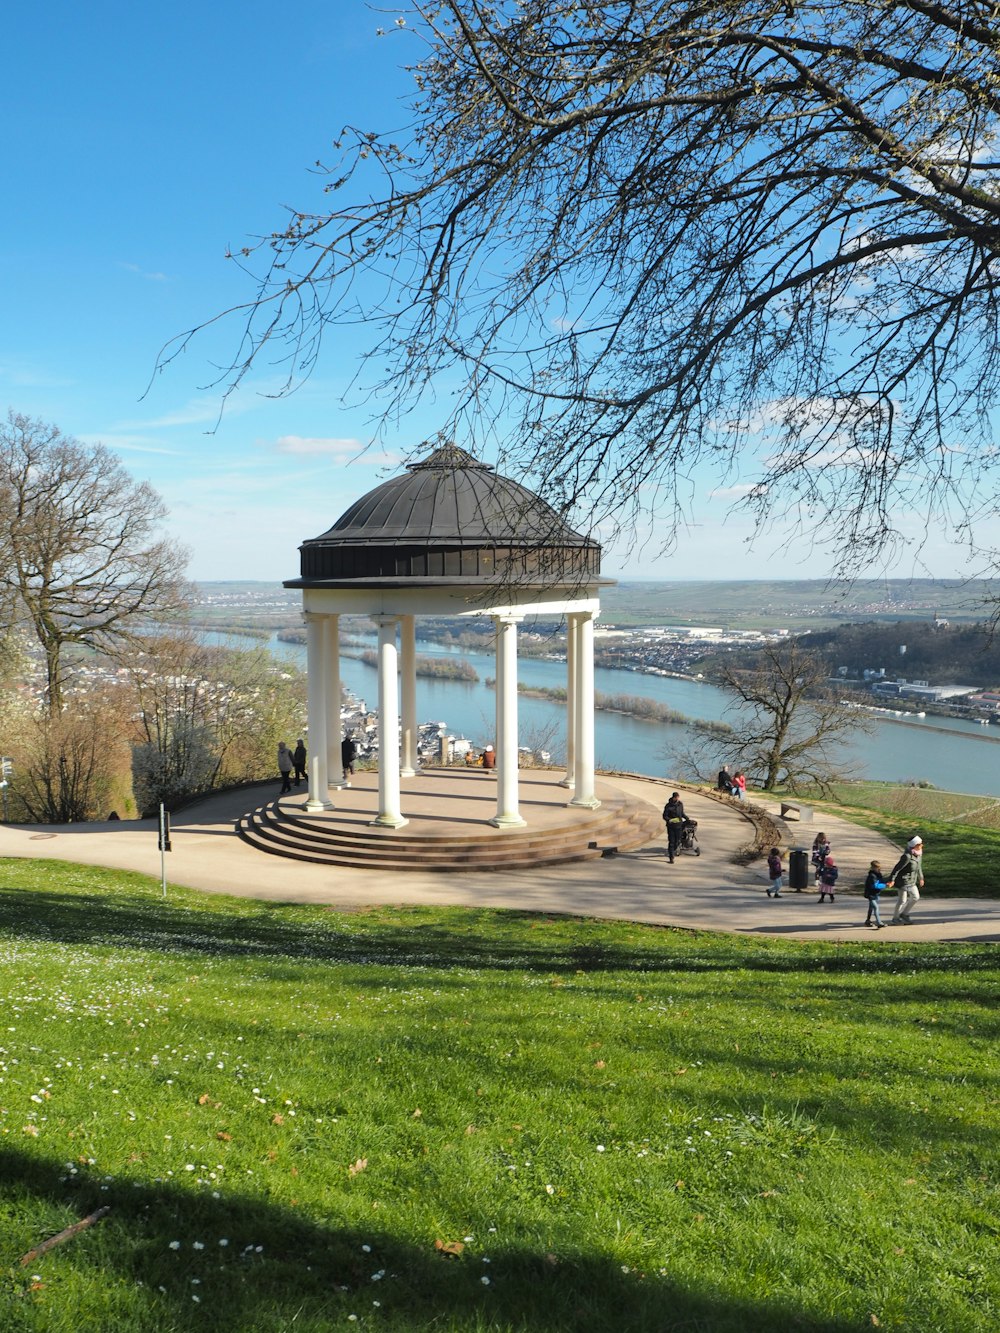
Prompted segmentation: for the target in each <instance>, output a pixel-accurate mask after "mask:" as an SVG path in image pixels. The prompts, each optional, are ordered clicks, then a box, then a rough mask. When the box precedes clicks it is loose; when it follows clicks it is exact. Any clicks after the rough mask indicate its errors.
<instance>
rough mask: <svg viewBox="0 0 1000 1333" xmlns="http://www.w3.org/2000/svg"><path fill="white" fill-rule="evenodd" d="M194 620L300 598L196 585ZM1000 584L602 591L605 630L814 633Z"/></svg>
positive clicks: (975, 617) (284, 621)
mask: <svg viewBox="0 0 1000 1333" xmlns="http://www.w3.org/2000/svg"><path fill="white" fill-rule="evenodd" d="M197 588H198V592H199V602H198V605H197V606H196V608H195V615H194V618H195V620H196V621H197V622H198V623H200V624H209V625H218V624H226V625H240V626H250V625H258V626H261V627H262V628H270V629H280V628H284V627H286V626H290V625H295V624H298V623H300V621H299V614H300V609H301V605H302V601H301V593H300V592H299V591H298V590H297V589H289V588H283V587H282V586H281V584H280V583H273V584H272V583H260V582H248V583H235V582H227V583H199V584H198V585H197ZM991 598H992V599H994V601H995V600H997V599H1000V582H998V581H996V580H992V581H987V580H983V579H979V580H969V581H965V582H963V581H960V580H957V579H916V580H914V581H913V582H906V581H904V580H901V579H889V580H884V579H879V580H874V579H873V580H864V581H861V582H858V583H854V584H850V585H849V584H846V583H827V582H825V581H824V580H822V579H803V580H796V581H792V580H789V581H788V582H784V581H779V580H763V579H761V580H753V579H746V580H733V581H732V582H728V581H726V582H723V581H717V582H706V583H698V582H686V581H683V580H677V581H670V582H667V581H662V582H657V581H652V580H651V581H649V582H639V581H633V580H622V581H620V582H619V583H617V584H616V585H615V586H614V587H611V588H605V589H603V591H602V593H601V619H602V621H603V623H604V624H605V625H609V624H614V625H622V626H629V625H702V626H720V627H722V628H728V629H770V628H778V629H789V630H796V629H815V628H824V627H830V626H835V625H838V624H843V623H844V622H851V621H854V622H857V621H888V622H892V623H895V622H897V621H903V620H914V621H924V622H927V623H929V622H931V621H933V619H934V616H935V615H938V616H943V617H945V618H946V619H948V620H950V621H952V622H953V623H955V622H961V623H965V624H973V623H976V622H978V621H982V620H984V619H985V618H987V617H988V615H989V614H990V612H991V610H992V608H991V607H990V606H989V602H990V599H991Z"/></svg>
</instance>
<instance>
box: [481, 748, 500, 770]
mask: <svg viewBox="0 0 1000 1333" xmlns="http://www.w3.org/2000/svg"><path fill="white" fill-rule="evenodd" d="M479 762H480V763H481V764H482V766H483V768H496V766H497V752H496V750H494V748H493V746H492V745H487V747H486V749H485V750H484V751H483V754H482V758H481V759H480V761H479Z"/></svg>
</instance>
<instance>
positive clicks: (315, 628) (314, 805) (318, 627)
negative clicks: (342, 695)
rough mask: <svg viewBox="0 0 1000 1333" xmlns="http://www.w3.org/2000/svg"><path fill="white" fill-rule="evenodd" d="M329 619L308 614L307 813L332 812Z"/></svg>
mask: <svg viewBox="0 0 1000 1333" xmlns="http://www.w3.org/2000/svg"><path fill="white" fill-rule="evenodd" d="M325 621H326V617H325V616H317V615H315V614H313V613H308V614H307V615H306V689H307V707H308V710H309V760H308V763H309V796H308V799H307V800H306V809H307V810H329V809H331V804H330V797H329V793H328V792H327V769H326V625H325Z"/></svg>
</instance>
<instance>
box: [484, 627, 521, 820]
mask: <svg viewBox="0 0 1000 1333" xmlns="http://www.w3.org/2000/svg"><path fill="white" fill-rule="evenodd" d="M519 621H520V617H519V616H494V617H493V623H494V625H495V626H496V633H497V812H496V815H495V816H494V817H493V818H492V819H491V820H490V823H491V824H494V825H495V826H496V827H497V828H524V820H523V819H522V818H521V815H520V813H519V811H518V808H517V806H518V787H517V626H518V623H519Z"/></svg>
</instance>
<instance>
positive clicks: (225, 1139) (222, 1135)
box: [215, 1129, 233, 1143]
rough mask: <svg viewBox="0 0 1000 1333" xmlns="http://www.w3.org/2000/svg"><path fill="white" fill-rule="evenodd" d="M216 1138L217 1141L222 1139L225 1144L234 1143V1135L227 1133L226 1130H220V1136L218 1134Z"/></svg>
mask: <svg viewBox="0 0 1000 1333" xmlns="http://www.w3.org/2000/svg"><path fill="white" fill-rule="evenodd" d="M215 1137H216V1138H217V1139H220V1140H221V1141H222V1142H223V1143H232V1141H233V1136H232V1134H227V1133H226V1131H225V1130H224V1129H220V1130H219V1132H218V1134H216V1136H215Z"/></svg>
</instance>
